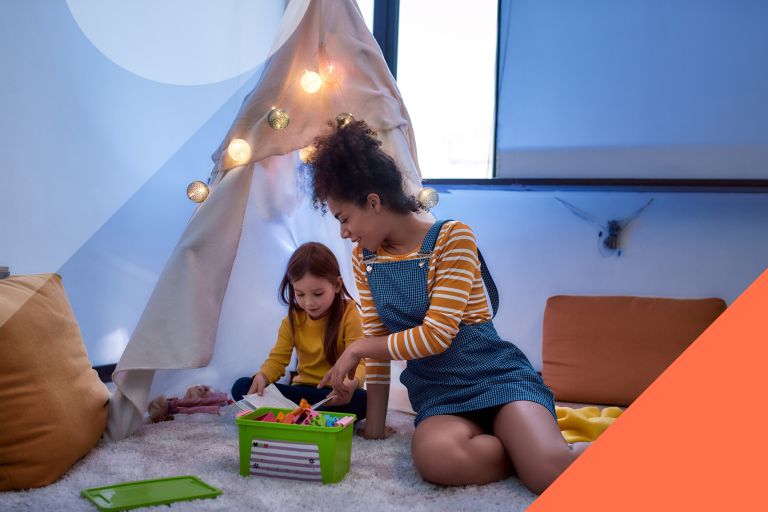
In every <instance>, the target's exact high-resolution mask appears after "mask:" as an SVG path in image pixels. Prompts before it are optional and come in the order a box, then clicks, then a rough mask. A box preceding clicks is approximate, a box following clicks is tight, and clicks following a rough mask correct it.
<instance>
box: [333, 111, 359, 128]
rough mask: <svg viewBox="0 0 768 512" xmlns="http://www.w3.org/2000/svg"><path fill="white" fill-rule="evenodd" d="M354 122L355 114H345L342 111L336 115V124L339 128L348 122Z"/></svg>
mask: <svg viewBox="0 0 768 512" xmlns="http://www.w3.org/2000/svg"><path fill="white" fill-rule="evenodd" d="M354 122H355V116H353V115H352V114H347V113H346V112H342V113H341V114H339V115H337V116H336V126H338V127H340V128H344V127H345V126H347V125H348V124H349V123H354Z"/></svg>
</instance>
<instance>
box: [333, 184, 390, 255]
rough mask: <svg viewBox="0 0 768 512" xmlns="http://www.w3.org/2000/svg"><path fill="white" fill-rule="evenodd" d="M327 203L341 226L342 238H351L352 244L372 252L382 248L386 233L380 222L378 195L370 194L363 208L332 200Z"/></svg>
mask: <svg viewBox="0 0 768 512" xmlns="http://www.w3.org/2000/svg"><path fill="white" fill-rule="evenodd" d="M327 203H328V209H329V210H330V212H331V213H332V214H333V216H334V217H336V219H337V220H338V221H339V224H340V225H341V238H349V239H350V240H351V241H352V243H357V245H359V246H360V247H363V248H365V249H368V250H369V251H371V252H373V251H375V250H376V249H378V248H379V247H381V244H382V242H383V241H384V238H385V233H384V232H383V229H382V226H381V222H379V221H380V216H379V213H380V212H381V202H380V200H379V196H378V195H376V194H370V195H369V196H368V202H367V203H366V204H365V206H364V207H363V208H361V207H359V206H357V205H355V204H352V203H342V202H340V201H335V200H333V199H331V198H328V200H327Z"/></svg>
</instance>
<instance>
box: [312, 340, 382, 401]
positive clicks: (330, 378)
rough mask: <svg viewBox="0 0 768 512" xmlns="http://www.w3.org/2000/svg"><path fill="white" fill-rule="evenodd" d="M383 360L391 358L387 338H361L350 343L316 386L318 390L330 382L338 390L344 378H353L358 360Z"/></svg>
mask: <svg viewBox="0 0 768 512" xmlns="http://www.w3.org/2000/svg"><path fill="white" fill-rule="evenodd" d="M363 358H365V359H383V360H387V361H389V360H391V359H392V356H391V355H390V353H389V349H388V348H387V338H386V337H385V336H380V337H378V338H361V339H359V340H357V341H356V342H354V343H352V344H351V345H350V346H349V347H348V348H347V349H346V350H345V351H344V352H343V353H342V354H341V355H340V356H339V359H338V360H337V361H336V364H335V365H333V368H331V369H330V370H329V371H328V373H326V374H325V377H323V380H321V381H320V384H318V385H317V387H318V389H319V388H322V387H323V386H325V384H326V383H328V382H330V383H331V386H332V387H333V388H334V389H338V388H339V387H340V386H341V385H342V384H343V383H344V377H349V379H354V378H355V371H356V370H357V365H358V364H360V359H363Z"/></svg>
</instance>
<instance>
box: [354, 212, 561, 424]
mask: <svg viewBox="0 0 768 512" xmlns="http://www.w3.org/2000/svg"><path fill="white" fill-rule="evenodd" d="M446 222H448V221H438V222H435V224H434V225H433V226H432V228H431V229H430V230H429V232H428V233H427V236H426V237H425V238H424V242H423V243H422V245H421V249H420V250H419V254H420V255H421V256H422V257H420V258H418V259H411V260H403V261H382V262H377V261H373V260H374V259H375V257H376V253H373V252H371V251H368V250H366V249H363V262H364V264H365V269H366V275H367V278H368V286H369V288H370V290H371V295H372V296H373V301H374V303H375V304H376V311H377V312H378V315H379V318H380V319H381V321H382V322H383V323H384V325H385V326H386V327H387V329H389V332H391V333H396V332H400V331H405V330H407V329H412V328H414V327H418V326H420V325H422V324H423V323H424V318H425V317H426V314H427V310H428V309H429V305H430V303H429V293H428V290H427V274H428V273H429V262H430V259H431V258H432V257H433V256H432V251H433V250H434V247H435V243H436V242H437V238H438V235H439V233H440V229H441V228H442V226H443V224H445V223H446ZM478 257H479V260H480V270H481V274H482V277H483V281H484V282H485V286H486V288H487V290H488V295H489V297H490V299H491V305H492V307H493V314H494V316H496V311H497V310H498V305H499V296H498V293H497V291H496V286H495V284H494V282H493V279H492V278H491V274H490V272H488V269H487V267H486V266H485V262H484V261H483V257H482V255H481V254H480V251H479V250H478ZM400 382H402V383H403V385H404V386H405V387H406V388H407V389H408V397H409V398H410V400H411V405H412V406H413V410H414V411H416V413H417V416H416V419H415V420H414V424H415V425H418V424H419V423H420V422H421V421H423V420H424V419H426V418H428V417H430V416H435V415H438V414H456V413H461V412H468V411H474V410H478V409H483V408H486V407H492V406H495V405H502V404H505V403H508V402H514V401H517V400H527V401H531V402H536V403H539V404H541V405H543V406H544V407H546V408H547V409H549V411H550V412H551V413H552V416H553V417H554V418H555V421H557V416H556V415H555V403H554V396H553V394H552V391H550V389H549V388H548V387H547V386H546V385H545V384H544V381H543V380H542V379H541V377H540V376H539V375H538V374H537V373H536V371H534V369H533V367H532V366H531V363H530V362H529V361H528V358H526V357H525V354H523V352H522V351H521V350H520V349H519V348H517V347H516V346H515V345H514V344H512V343H510V342H507V341H504V340H502V339H501V338H500V337H499V335H498V334H497V333H496V329H494V327H493V322H492V321H488V322H483V323H479V324H470V325H468V324H464V323H463V322H462V323H461V324H459V332H458V334H457V335H456V337H455V338H453V341H452V342H451V344H450V345H449V346H448V348H447V349H446V350H445V351H444V352H442V353H440V354H437V355H433V356H427V357H423V358H420V359H412V360H410V361H408V363H407V368H406V369H405V370H404V371H403V373H402V374H401V375H400Z"/></svg>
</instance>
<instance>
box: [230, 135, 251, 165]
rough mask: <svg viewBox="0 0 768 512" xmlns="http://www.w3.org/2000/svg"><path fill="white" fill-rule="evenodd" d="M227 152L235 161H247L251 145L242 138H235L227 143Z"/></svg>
mask: <svg viewBox="0 0 768 512" xmlns="http://www.w3.org/2000/svg"><path fill="white" fill-rule="evenodd" d="M227 153H229V157H230V158H231V159H232V160H234V161H235V162H247V161H248V157H250V156H251V146H250V145H249V144H248V143H247V142H245V141H244V140H243V139H235V140H233V141H232V142H230V143H229V147H228V148H227Z"/></svg>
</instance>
